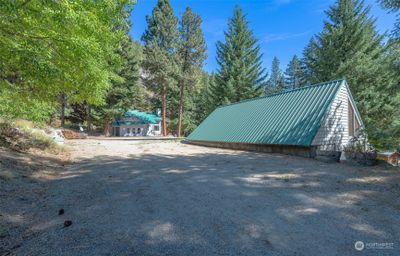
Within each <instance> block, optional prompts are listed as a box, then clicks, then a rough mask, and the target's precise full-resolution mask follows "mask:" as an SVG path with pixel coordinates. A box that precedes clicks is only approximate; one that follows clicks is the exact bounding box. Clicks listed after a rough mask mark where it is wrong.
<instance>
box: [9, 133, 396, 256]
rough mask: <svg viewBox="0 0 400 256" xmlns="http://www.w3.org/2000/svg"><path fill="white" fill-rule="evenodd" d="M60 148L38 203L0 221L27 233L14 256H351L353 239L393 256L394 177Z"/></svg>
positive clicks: (130, 146)
mask: <svg viewBox="0 0 400 256" xmlns="http://www.w3.org/2000/svg"><path fill="white" fill-rule="evenodd" d="M67 145H68V147H69V148H70V151H71V154H72V156H71V157H72V164H69V165H67V166H66V168H65V169H62V171H60V172H59V173H58V174H59V175H58V176H53V179H51V178H47V179H46V180H47V182H46V183H45V184H46V186H47V189H46V192H45V194H43V195H42V196H41V198H44V199H43V200H42V201H40V200H39V201H34V200H35V198H37V197H38V196H37V193H33V194H35V195H36V196H34V197H33V198H28V200H29V203H27V204H26V205H27V207H26V208H25V210H24V211H19V212H16V213H18V214H19V215H17V214H14V215H12V216H9V215H8V216H7V218H8V220H9V223H10V222H11V221H12V222H13V223H17V222H21V223H23V222H25V221H26V224H25V225H24V226H25V227H29V229H28V231H25V234H28V238H23V236H22V238H21V239H20V243H19V244H18V243H14V244H13V245H9V246H10V247H12V246H15V245H17V248H15V249H12V252H13V253H15V254H18V255H43V254H44V255H46V254H49V253H53V254H57V255H166V254H169V255H354V254H355V253H356V251H355V249H354V243H355V242H356V241H360V240H361V241H364V242H366V243H374V242H376V243H394V248H393V249H391V250H386V251H385V253H387V255H399V254H400V250H399V244H398V243H399V242H398V241H399V240H398V238H399V237H400V227H398V226H396V225H395V223H400V214H399V213H400V197H399V194H400V185H399V184H400V175H399V172H397V171H395V170H392V169H382V168H380V167H373V168H364V167H354V166H347V165H342V164H336V163H335V164H327V163H322V162H318V161H315V160H312V159H305V158H300V157H291V156H285V155H279V154H262V153H254V152H244V151H235V150H224V149H214V148H206V147H200V146H193V145H187V144H182V143H179V142H174V141H163V140H156V139H153V140H147V139H146V140H144V139H143V140H142V139H140V138H135V140H130V139H126V140H121V139H119V140H111V139H107V140H94V139H88V140H74V141H69V142H68V143H67ZM15 180H20V178H18V179H15ZM24 198H26V197H24ZM32 204H34V206H32ZM60 208H62V209H64V210H65V213H64V214H62V215H58V211H59V209H60ZM10 212H11V211H10ZM24 212H25V215H23V213H24ZM26 212H29V214H32V215H31V217H30V218H28V217H27V215H29V214H26ZM2 218H3V217H2ZM22 220H24V221H22ZM66 220H70V221H71V223H72V225H69V226H67V227H64V223H65V221H66ZM12 232H14V231H13V230H12V229H11V230H10V235H11V234H12ZM370 252H371V253H374V252H375V251H372V250H371V251H370Z"/></svg>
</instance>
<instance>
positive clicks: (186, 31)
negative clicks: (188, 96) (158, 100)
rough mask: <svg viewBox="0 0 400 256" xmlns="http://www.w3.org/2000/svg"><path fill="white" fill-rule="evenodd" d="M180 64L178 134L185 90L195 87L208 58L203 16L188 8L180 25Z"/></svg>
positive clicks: (180, 129) (178, 134) (180, 127)
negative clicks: (202, 23) (202, 21)
mask: <svg viewBox="0 0 400 256" xmlns="http://www.w3.org/2000/svg"><path fill="white" fill-rule="evenodd" d="M179 32H180V42H179V50H178V52H179V57H180V59H179V64H180V68H181V78H180V80H179V113H178V127H177V132H176V133H177V136H178V137H180V136H181V134H182V119H183V112H184V105H185V97H184V95H185V90H188V89H190V88H193V87H194V86H195V84H196V83H197V82H198V80H199V78H201V76H199V75H198V74H199V71H200V70H201V68H202V66H203V62H204V60H205V59H206V45H205V40H204V35H203V32H202V30H201V17H200V16H199V15H198V14H195V13H193V12H192V9H190V8H189V7H187V8H186V10H185V12H184V14H183V17H182V20H181V22H180V27H179Z"/></svg>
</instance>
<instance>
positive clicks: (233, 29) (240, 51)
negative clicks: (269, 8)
mask: <svg viewBox="0 0 400 256" xmlns="http://www.w3.org/2000/svg"><path fill="white" fill-rule="evenodd" d="M261 58H262V54H261V53H260V46H259V45H258V43H257V39H256V38H255V37H254V35H253V32H252V31H251V30H250V28H249V24H248V21H247V20H246V17H245V15H244V14H243V11H242V9H241V8H240V7H238V6H237V7H236V8H235V10H234V13H233V17H232V18H230V19H229V21H228V31H226V32H225V41H224V42H218V43H217V63H218V65H219V68H218V71H217V73H216V76H215V87H214V88H213V95H214V99H215V105H216V106H218V105H221V104H226V103H230V102H237V101H241V100H245V99H249V98H253V97H257V96H260V95H261V94H262V93H263V88H264V87H265V82H266V72H265V69H264V68H263V67H262V61H261Z"/></svg>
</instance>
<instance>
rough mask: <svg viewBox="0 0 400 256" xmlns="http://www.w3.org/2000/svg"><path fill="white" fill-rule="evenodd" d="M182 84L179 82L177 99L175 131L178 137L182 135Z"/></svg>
mask: <svg viewBox="0 0 400 256" xmlns="http://www.w3.org/2000/svg"><path fill="white" fill-rule="evenodd" d="M183 89H184V85H183V82H181V86H180V94H179V96H180V99H179V116H178V128H177V131H176V134H177V136H178V137H181V135H182V119H183V105H184V99H183V96H184V95H183V92H184V90H183Z"/></svg>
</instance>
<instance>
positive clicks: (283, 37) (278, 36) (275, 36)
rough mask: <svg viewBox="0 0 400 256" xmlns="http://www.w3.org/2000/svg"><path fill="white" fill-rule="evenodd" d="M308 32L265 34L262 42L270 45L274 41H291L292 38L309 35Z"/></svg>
mask: <svg viewBox="0 0 400 256" xmlns="http://www.w3.org/2000/svg"><path fill="white" fill-rule="evenodd" d="M310 32H311V31H310V30H307V31H304V32H300V33H280V34H267V35H266V36H264V38H263V40H262V42H263V43H270V42H274V41H284V40H289V39H293V38H298V37H302V36H305V35H308V34H310Z"/></svg>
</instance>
